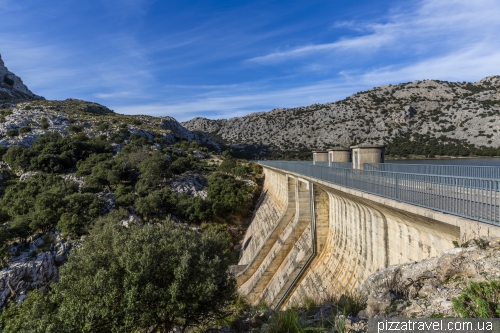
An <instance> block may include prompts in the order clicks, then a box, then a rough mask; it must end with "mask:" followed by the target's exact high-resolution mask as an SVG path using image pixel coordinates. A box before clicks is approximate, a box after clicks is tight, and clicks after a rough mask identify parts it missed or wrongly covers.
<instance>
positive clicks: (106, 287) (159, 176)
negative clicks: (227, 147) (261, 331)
mask: <svg viewBox="0 0 500 333" xmlns="http://www.w3.org/2000/svg"><path fill="white" fill-rule="evenodd" d="M101 125H103V124H101ZM101 125H100V126H101ZM102 127H105V125H103V126H102ZM117 151H118V152H117ZM212 154H213V152H212ZM201 155H204V156H208V155H209V152H208V147H206V146H201V145H200V144H199V143H198V142H197V141H191V142H188V141H181V142H177V143H175V144H171V143H169V142H168V141H163V139H162V136H161V135H156V134H154V135H153V136H152V137H151V136H149V137H146V136H145V135H139V134H132V133H130V132H129V131H128V129H127V128H126V126H124V127H122V128H120V129H119V130H117V131H114V132H111V133H109V135H101V136H94V137H89V136H87V135H86V134H84V133H82V131H80V130H79V129H78V128H72V129H71V130H70V131H68V133H66V134H64V135H61V134H60V133H58V132H47V133H46V134H44V135H42V136H40V137H39V139H37V140H36V141H35V142H34V143H33V144H32V146H31V147H30V148H25V147H22V146H12V147H10V148H8V149H7V148H1V149H0V156H1V158H2V160H3V164H2V165H1V170H0V173H1V175H2V177H0V192H1V194H2V198H1V199H0V221H1V223H2V224H3V225H2V228H0V246H1V249H0V255H1V259H2V264H3V265H6V264H7V262H8V260H9V259H11V258H13V257H15V256H17V255H19V254H20V252H19V251H23V249H24V250H25V251H26V250H28V249H29V242H30V240H29V237H30V236H31V235H33V234H37V233H48V232H53V231H54V230H55V229H57V230H60V231H62V232H63V233H62V235H63V237H65V238H67V239H79V238H80V236H82V235H88V236H87V238H86V239H85V241H83V246H82V247H81V248H80V249H79V250H75V251H73V252H72V255H71V256H70V258H69V261H68V262H67V263H66V264H64V265H63V266H62V267H61V269H60V282H59V283H56V284H52V285H51V288H49V290H48V292H47V291H46V292H40V293H39V292H37V291H36V290H35V291H33V292H30V296H29V298H28V299H27V300H25V301H24V302H23V305H22V306H21V307H17V306H15V305H11V306H9V307H7V308H5V309H4V311H3V313H2V318H1V324H2V325H3V328H4V331H5V332H75V331H78V332H91V331H99V332H123V331H125V330H132V331H134V332H146V331H148V332H152V331H154V332H167V331H170V330H171V329H173V328H176V327H177V328H181V329H184V328H186V327H190V326H193V325H200V324H202V323H206V322H213V321H214V320H216V319H220V318H221V317H225V316H227V313H226V312H225V309H226V308H227V305H228V304H229V302H231V300H232V299H233V298H234V292H235V287H234V281H233V280H232V278H230V276H229V275H228V274H227V267H228V265H229V262H230V261H231V262H234V261H235V256H237V253H235V252H233V251H232V248H233V246H234V244H236V243H237V242H238V241H239V238H240V237H242V232H241V230H243V229H242V228H244V225H243V224H242V223H245V222H244V221H245V218H246V216H247V215H248V213H249V212H251V210H252V207H253V204H254V202H255V201H256V196H257V195H258V193H259V187H258V186H248V185H247V183H246V182H250V183H252V182H253V183H254V184H255V183H256V182H257V183H258V182H260V181H259V177H260V176H259V175H258V174H259V173H260V170H259V169H260V168H259V167H258V166H256V165H253V166H252V165H250V164H249V163H246V162H241V161H238V160H236V159H234V158H233V157H232V155H231V152H228V151H226V152H224V153H223V154H222V156H220V157H219V158H221V159H222V163H220V165H219V163H217V160H216V159H215V160H214V159H205V158H203V157H201ZM20 175H22V176H20ZM176 177H177V178H179V179H180V181H181V182H182V179H184V178H183V177H188V178H189V177H197V178H199V179H202V180H203V182H204V184H205V186H207V187H206V197H205V196H204V197H202V196H193V195H190V194H186V193H180V192H178V191H177V190H176V189H175V188H172V187H170V184H171V181H172V179H173V178H176ZM177 178H176V179H177ZM245 181H246V182H245ZM132 215H133V216H134V219H135V221H137V222H136V223H126V222H124V221H127V220H128V219H129V217H130V216H132ZM170 217H172V219H173V220H175V221H176V223H175V224H174V223H173V222H171V218H170ZM134 219H133V220H134ZM124 223H125V224H124ZM193 224H195V225H196V228H194V229H197V230H201V231H202V232H201V233H199V231H193V230H192V227H193ZM23 244H24V245H23ZM13 245H16V246H14V247H13ZM49 245H50V244H49ZM13 249H14V250H13ZM46 250H48V249H46ZM16 251H17V252H16ZM30 255H31V253H30ZM34 256H36V253H35V254H34V255H33V256H32V257H34Z"/></svg>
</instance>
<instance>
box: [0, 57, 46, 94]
mask: <svg viewBox="0 0 500 333" xmlns="http://www.w3.org/2000/svg"><path fill="white" fill-rule="evenodd" d="M33 99H43V97H41V96H37V95H35V94H33V93H32V92H31V91H30V90H29V89H28V87H26V85H25V84H24V83H23V81H22V80H21V78H20V77H18V76H17V75H15V74H14V73H12V72H11V71H9V70H8V69H7V67H5V64H4V62H3V60H2V56H1V55H0V103H2V102H21V101H27V100H33Z"/></svg>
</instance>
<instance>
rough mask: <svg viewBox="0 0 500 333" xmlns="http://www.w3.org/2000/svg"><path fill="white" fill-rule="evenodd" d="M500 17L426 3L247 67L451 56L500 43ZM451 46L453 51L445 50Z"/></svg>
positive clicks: (494, 8) (485, 10)
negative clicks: (328, 57) (389, 55)
mask: <svg viewBox="0 0 500 333" xmlns="http://www.w3.org/2000/svg"><path fill="white" fill-rule="evenodd" d="M499 15H500V3H499V2H498V1H495V0H478V1H467V0H453V1H448V0H437V1H436V0H433V1H430V0H426V1H422V2H420V5H419V6H412V7H411V8H410V9H397V10H394V11H393V12H392V13H391V14H390V15H389V16H388V17H387V18H383V20H384V21H386V23H378V22H362V23H360V24H355V23H354V22H353V21H340V22H334V23H333V26H334V27H348V28H352V29H353V30H357V31H363V32H364V34H362V35H359V36H354V37H349V38H342V37H341V38H340V39H339V40H337V41H334V42H331V43H321V44H311V45H304V46H297V47H294V48H290V49H285V50H279V51H275V52H271V53H268V54H266V55H263V56H257V57H253V58H250V59H249V61H250V62H255V63H260V64H276V63H279V62H286V61H289V60H293V59H297V58H307V57H309V58H314V57H317V56H322V55H324V54H329V53H332V52H337V53H343V54H344V55H346V54H350V55H354V54H360V53H361V54H365V55H368V56H374V55H376V54H377V52H380V51H382V52H387V50H389V51H393V52H398V53H405V52H408V53H410V52H411V53H414V52H420V53H422V52H423V50H425V51H428V50H429V49H432V48H434V51H443V52H445V51H449V52H453V51H454V50H455V49H457V48H460V47H461V46H464V44H466V45H467V44H470V43H474V42H478V41H479V42H480V41H484V40H485V39H496V40H497V41H498V31H500V20H498V17H499ZM450 46H451V47H452V48H451V49H447V50H446V49H445V48H448V47H450ZM436 48H437V49H436ZM405 49H406V51H405ZM320 59H322V58H320ZM360 60H361V59H360Z"/></svg>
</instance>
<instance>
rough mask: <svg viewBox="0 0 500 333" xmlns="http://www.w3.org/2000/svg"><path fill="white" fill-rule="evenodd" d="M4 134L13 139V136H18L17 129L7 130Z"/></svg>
mask: <svg viewBox="0 0 500 333" xmlns="http://www.w3.org/2000/svg"><path fill="white" fill-rule="evenodd" d="M6 134H7V136H10V137H15V136H18V135H19V132H18V130H17V129H9V130H7V132H6Z"/></svg>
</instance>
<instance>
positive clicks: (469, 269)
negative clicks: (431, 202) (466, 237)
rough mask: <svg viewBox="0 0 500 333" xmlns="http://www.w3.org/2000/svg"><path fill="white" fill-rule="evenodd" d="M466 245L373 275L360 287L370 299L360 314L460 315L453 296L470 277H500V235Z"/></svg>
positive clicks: (494, 278) (499, 278)
mask: <svg viewBox="0 0 500 333" xmlns="http://www.w3.org/2000/svg"><path fill="white" fill-rule="evenodd" d="M467 246H468V247H466V248H464V247H458V248H454V249H451V250H447V251H444V252H443V253H442V254H441V255H440V256H438V257H435V258H429V259H425V260H421V261H418V262H411V263H406V264H402V265H396V266H391V267H389V268H386V269H383V270H380V271H378V272H376V273H375V274H373V275H371V276H370V277H369V278H368V279H367V280H366V282H365V283H364V285H363V287H362V289H361V290H363V291H364V292H365V293H366V294H367V295H368V299H367V308H366V310H364V311H362V312H361V313H360V316H361V317H365V318H374V317H418V318H426V317H431V316H434V317H436V316H439V317H447V316H451V317H457V316H458V314H457V313H456V312H455V311H454V310H453V309H452V302H451V299H452V298H454V297H457V296H459V295H460V293H461V292H462V290H463V288H464V287H465V286H467V285H468V283H469V281H473V282H481V281H491V280H496V281H498V280H500V256H499V255H498V251H499V250H500V239H499V238H493V239H489V240H475V241H471V242H468V243H467Z"/></svg>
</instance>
